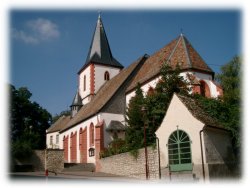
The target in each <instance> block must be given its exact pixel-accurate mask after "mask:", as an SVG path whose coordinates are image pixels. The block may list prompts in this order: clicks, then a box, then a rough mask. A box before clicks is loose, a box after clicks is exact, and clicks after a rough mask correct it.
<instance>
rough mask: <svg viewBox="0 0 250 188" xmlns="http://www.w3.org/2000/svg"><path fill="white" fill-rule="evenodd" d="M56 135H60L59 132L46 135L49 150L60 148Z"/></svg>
mask: <svg viewBox="0 0 250 188" xmlns="http://www.w3.org/2000/svg"><path fill="white" fill-rule="evenodd" d="M56 135H59V132H53V133H48V134H47V135H46V146H47V148H54V149H55V148H59V144H57V143H56ZM50 136H52V137H53V143H52V145H50ZM59 142H60V136H59Z"/></svg>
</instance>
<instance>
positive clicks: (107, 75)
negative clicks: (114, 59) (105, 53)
mask: <svg viewBox="0 0 250 188" xmlns="http://www.w3.org/2000/svg"><path fill="white" fill-rule="evenodd" d="M104 80H106V81H108V80H109V72H108V71H106V72H105V73H104Z"/></svg>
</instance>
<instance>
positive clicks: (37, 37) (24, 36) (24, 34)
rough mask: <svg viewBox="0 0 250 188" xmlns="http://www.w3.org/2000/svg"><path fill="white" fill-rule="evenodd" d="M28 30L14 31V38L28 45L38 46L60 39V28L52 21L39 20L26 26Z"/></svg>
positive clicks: (29, 22)
mask: <svg viewBox="0 0 250 188" xmlns="http://www.w3.org/2000/svg"><path fill="white" fill-rule="evenodd" d="M25 26H26V30H25V31H23V30H17V29H12V36H13V37H14V38H15V39H18V40H21V41H23V42H25V43H27V44H38V43H40V42H43V41H50V40H53V39H56V38H59V37H60V32H59V30H58V26H57V25H56V24H55V23H53V22H52V21H50V20H47V19H43V18H38V19H36V20H29V21H27V22H26V24H25Z"/></svg>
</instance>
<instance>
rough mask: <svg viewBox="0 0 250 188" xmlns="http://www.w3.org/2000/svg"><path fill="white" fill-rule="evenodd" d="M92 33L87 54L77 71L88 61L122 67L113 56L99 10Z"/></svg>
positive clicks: (85, 65) (86, 64) (87, 63)
mask: <svg viewBox="0 0 250 188" xmlns="http://www.w3.org/2000/svg"><path fill="white" fill-rule="evenodd" d="M98 13H99V15H98V19H97V23H96V27H95V31H94V35H93V38H92V41H91V45H90V48H89V52H88V56H87V58H86V62H85V64H84V66H83V67H82V68H81V70H80V71H79V73H80V72H81V71H82V70H83V69H84V68H85V67H87V66H88V65H89V64H90V63H98V64H103V65H107V66H112V67H117V68H121V69H122V68H123V66H122V65H121V64H120V63H119V62H118V61H117V60H116V59H115V58H114V57H113V55H112V52H111V49H110V46H109V42H108V38H107V35H106V32H105V29H104V25H103V23H102V19H101V12H99V11H98Z"/></svg>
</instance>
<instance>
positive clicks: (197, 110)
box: [176, 94, 225, 129]
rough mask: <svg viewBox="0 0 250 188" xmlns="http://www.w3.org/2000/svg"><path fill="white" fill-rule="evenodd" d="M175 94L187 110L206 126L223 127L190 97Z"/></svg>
mask: <svg viewBox="0 0 250 188" xmlns="http://www.w3.org/2000/svg"><path fill="white" fill-rule="evenodd" d="M176 96H177V97H178V98H179V99H180V100H181V102H182V103H183V104H184V105H185V106H186V107H187V109H188V111H189V112H190V113H191V114H192V115H193V116H194V117H195V118H196V119H198V120H199V121H201V122H202V123H204V124H205V125H206V126H210V127H217V128H221V129H225V127H223V126H222V125H221V123H220V122H219V121H218V120H217V119H216V118H213V117H211V116H210V115H209V114H208V113H207V112H205V110H204V108H203V107H202V105H201V104H200V103H199V102H198V101H197V100H195V99H194V98H192V97H188V96H183V95H180V94H176Z"/></svg>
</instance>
